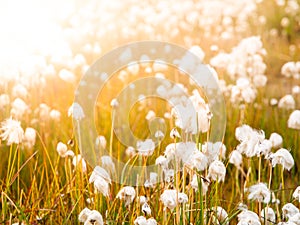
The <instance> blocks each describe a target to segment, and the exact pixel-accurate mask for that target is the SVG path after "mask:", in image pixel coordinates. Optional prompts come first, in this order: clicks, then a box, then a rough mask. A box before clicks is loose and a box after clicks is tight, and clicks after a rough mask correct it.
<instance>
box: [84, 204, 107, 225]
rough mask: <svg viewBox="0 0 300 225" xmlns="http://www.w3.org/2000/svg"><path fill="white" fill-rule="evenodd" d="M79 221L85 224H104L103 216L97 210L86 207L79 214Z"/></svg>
mask: <svg viewBox="0 0 300 225" xmlns="http://www.w3.org/2000/svg"><path fill="white" fill-rule="evenodd" d="M78 219H79V222H82V223H84V225H103V224H104V223H103V217H102V215H101V214H100V213H99V212H98V211H97V210H90V209H88V208H84V209H83V210H82V211H81V212H80V214H79V216H78Z"/></svg>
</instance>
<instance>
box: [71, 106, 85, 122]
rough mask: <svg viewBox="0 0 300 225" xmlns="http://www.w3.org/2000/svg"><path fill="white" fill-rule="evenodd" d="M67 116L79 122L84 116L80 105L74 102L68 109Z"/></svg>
mask: <svg viewBox="0 0 300 225" xmlns="http://www.w3.org/2000/svg"><path fill="white" fill-rule="evenodd" d="M68 116H72V117H73V119H74V120H81V119H83V118H84V117H85V114H84V112H83V109H82V107H81V106H80V104H79V103H77V102H74V103H73V104H72V105H71V106H70V108H69V109H68Z"/></svg>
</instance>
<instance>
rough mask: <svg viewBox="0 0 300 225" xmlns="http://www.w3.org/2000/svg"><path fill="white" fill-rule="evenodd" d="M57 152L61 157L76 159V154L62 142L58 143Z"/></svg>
mask: <svg viewBox="0 0 300 225" xmlns="http://www.w3.org/2000/svg"><path fill="white" fill-rule="evenodd" d="M56 151H57V152H58V154H59V156H60V157H62V158H65V157H67V156H70V157H74V156H75V154H74V152H73V151H72V150H68V146H67V145H66V144H64V143H62V142H58V143H57V146H56Z"/></svg>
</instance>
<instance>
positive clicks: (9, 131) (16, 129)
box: [0, 118, 24, 145]
mask: <svg viewBox="0 0 300 225" xmlns="http://www.w3.org/2000/svg"><path fill="white" fill-rule="evenodd" d="M1 131H2V134H1V135H0V138H1V139H2V140H3V141H6V143H7V145H11V144H20V143H21V142H22V141H23V138H24V130H23V128H22V127H21V122H20V121H17V120H14V119H12V118H9V119H6V120H5V121H4V122H2V123H1Z"/></svg>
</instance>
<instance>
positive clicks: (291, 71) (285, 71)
mask: <svg viewBox="0 0 300 225" xmlns="http://www.w3.org/2000/svg"><path fill="white" fill-rule="evenodd" d="M281 74H282V75H283V76H285V77H291V78H294V79H300V62H299V61H298V62H287V63H285V64H283V65H282V67H281Z"/></svg>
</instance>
